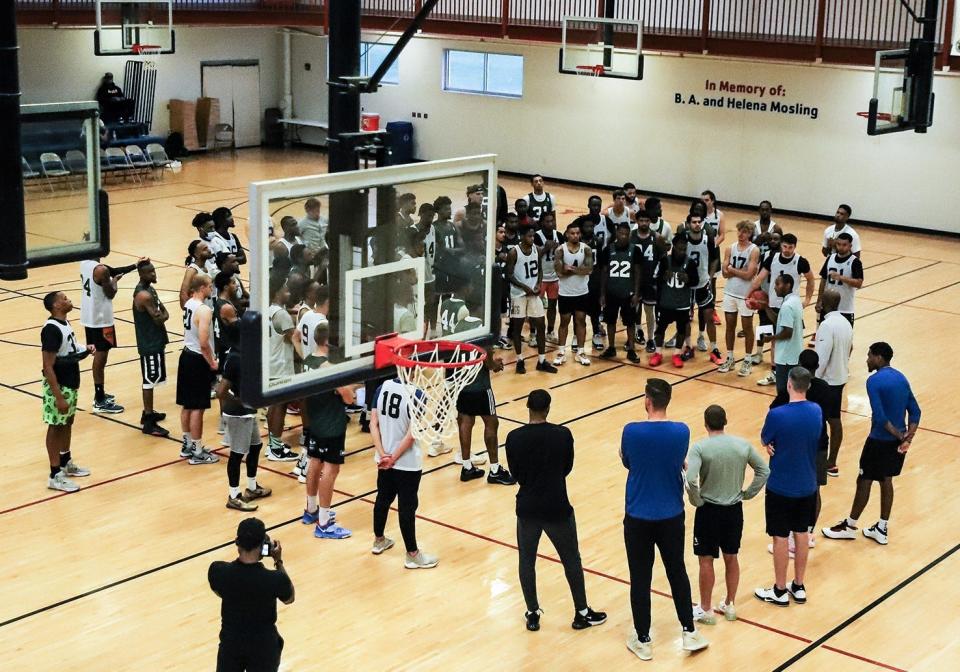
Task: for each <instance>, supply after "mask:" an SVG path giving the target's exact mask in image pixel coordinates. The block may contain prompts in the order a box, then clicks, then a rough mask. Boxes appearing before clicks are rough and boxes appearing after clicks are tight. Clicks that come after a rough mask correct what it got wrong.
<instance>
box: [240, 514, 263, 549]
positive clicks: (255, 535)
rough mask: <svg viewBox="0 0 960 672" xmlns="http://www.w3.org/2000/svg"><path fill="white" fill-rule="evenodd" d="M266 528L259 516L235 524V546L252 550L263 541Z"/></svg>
mask: <svg viewBox="0 0 960 672" xmlns="http://www.w3.org/2000/svg"><path fill="white" fill-rule="evenodd" d="M266 536H267V528H266V526H265V525H264V524H263V521H262V520H260V519H259V518H247V519H246V520H242V521H240V524H239V525H237V546H239V547H240V548H242V549H243V550H245V551H252V550H253V549H255V548H257V547H259V546H260V544H262V543H263V540H264V538H265V537H266Z"/></svg>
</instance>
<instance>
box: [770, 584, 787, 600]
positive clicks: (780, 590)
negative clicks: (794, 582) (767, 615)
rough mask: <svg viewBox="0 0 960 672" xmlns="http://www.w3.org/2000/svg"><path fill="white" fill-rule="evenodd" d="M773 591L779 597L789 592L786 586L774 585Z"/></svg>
mask: <svg viewBox="0 0 960 672" xmlns="http://www.w3.org/2000/svg"><path fill="white" fill-rule="evenodd" d="M773 593H774V595H776V596H777V597H783V596H784V595H786V594H787V589H786V588H777V587H776V586H774V587H773Z"/></svg>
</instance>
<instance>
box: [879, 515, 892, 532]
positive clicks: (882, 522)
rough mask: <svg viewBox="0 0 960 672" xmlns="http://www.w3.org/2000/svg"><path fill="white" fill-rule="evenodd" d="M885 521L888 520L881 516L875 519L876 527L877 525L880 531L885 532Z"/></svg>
mask: <svg viewBox="0 0 960 672" xmlns="http://www.w3.org/2000/svg"><path fill="white" fill-rule="evenodd" d="M887 522H889V521H886V520H884V519H883V518H881V519H880V520H878V521H877V527H879V528H880V531H881V532H883V533H884V534H886V533H887Z"/></svg>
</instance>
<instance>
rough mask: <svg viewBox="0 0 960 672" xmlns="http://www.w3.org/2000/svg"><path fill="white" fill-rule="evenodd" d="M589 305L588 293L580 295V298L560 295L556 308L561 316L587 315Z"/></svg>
mask: <svg viewBox="0 0 960 672" xmlns="http://www.w3.org/2000/svg"><path fill="white" fill-rule="evenodd" d="M591 303H592V302H591V300H590V294H589V293H587V294H581V295H580V296H564V295H562V294H561V295H560V298H559V299H558V301H557V308H558V309H559V310H560V314H561V315H571V314H573V313H589V312H590V304H591Z"/></svg>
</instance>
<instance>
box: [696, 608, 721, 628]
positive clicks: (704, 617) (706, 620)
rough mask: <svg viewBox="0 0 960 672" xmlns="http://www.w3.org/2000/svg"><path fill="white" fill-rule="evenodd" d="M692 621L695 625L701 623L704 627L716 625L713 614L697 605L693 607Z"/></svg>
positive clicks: (715, 618)
mask: <svg viewBox="0 0 960 672" xmlns="http://www.w3.org/2000/svg"><path fill="white" fill-rule="evenodd" d="M693 620H695V621H696V622H697V623H703V624H704V625H716V624H717V617H716V616H714V615H713V612H712V611H704V609H703V607H701V606H700V605H699V604H695V605H693Z"/></svg>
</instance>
